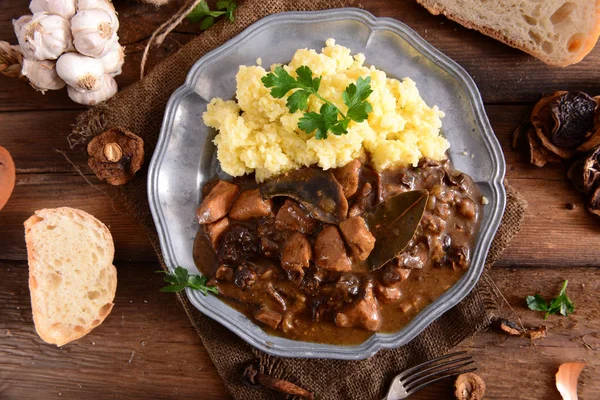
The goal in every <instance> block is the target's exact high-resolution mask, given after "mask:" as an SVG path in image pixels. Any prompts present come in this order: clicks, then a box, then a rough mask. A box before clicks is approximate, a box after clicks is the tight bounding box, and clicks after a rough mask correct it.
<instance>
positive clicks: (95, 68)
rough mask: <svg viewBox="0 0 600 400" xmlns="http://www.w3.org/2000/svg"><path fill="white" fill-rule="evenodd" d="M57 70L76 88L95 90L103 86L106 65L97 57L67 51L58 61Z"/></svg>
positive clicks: (68, 83) (59, 74)
mask: <svg viewBox="0 0 600 400" xmlns="http://www.w3.org/2000/svg"><path fill="white" fill-rule="evenodd" d="M56 72H57V73H58V76H60V77H61V78H62V79H63V80H64V81H65V82H66V83H67V85H69V86H72V87H73V88H74V89H75V90H79V91H92V92H93V91H96V90H100V88H101V87H102V79H103V77H104V65H103V64H102V61H100V60H99V59H97V58H92V57H86V56H84V55H81V54H79V53H66V54H63V55H62V56H60V58H59V59H58V61H57V62H56Z"/></svg>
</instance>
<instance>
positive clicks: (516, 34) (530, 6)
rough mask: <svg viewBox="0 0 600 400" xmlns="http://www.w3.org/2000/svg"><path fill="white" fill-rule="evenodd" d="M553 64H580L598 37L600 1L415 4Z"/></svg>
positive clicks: (424, 0)
mask: <svg viewBox="0 0 600 400" xmlns="http://www.w3.org/2000/svg"><path fill="white" fill-rule="evenodd" d="M417 2H418V3H419V4H421V5H422V6H424V7H425V8H427V10H429V12H431V13H432V14H434V15H438V14H443V15H445V16H446V17H448V18H449V19H451V20H454V21H456V22H458V23H459V24H461V25H464V26H466V27H467V28H471V29H476V30H478V31H480V32H482V33H484V34H486V35H488V36H491V37H493V38H494V39H497V40H500V41H501V42H504V43H506V44H508V45H509V46H513V47H516V48H518V49H521V50H523V51H524V52H526V53H529V54H531V55H532V56H534V57H537V58H539V59H540V60H542V61H543V62H545V63H546V64H549V65H554V66H558V67H564V66H567V65H570V64H575V63H578V62H579V61H581V60H582V59H583V58H584V57H585V56H586V55H587V54H588V53H589V52H590V51H592V49H593V48H594V46H595V45H596V41H597V40H598V35H600V0H570V1H566V0H417Z"/></svg>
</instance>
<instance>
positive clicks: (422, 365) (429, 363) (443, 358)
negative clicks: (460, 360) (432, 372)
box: [398, 351, 467, 380]
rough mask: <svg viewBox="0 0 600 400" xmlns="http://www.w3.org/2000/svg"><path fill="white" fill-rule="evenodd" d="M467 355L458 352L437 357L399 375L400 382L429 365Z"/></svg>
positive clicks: (463, 352)
mask: <svg viewBox="0 0 600 400" xmlns="http://www.w3.org/2000/svg"><path fill="white" fill-rule="evenodd" d="M466 353H467V352H466V351H457V352H456V353H450V354H446V355H444V356H441V357H437V358H434V359H431V360H429V361H426V362H424V363H422V364H419V365H415V366H414V367H412V368H409V369H407V370H405V371H403V372H402V373H401V374H400V375H398V378H399V379H400V380H403V379H404V378H406V377H407V376H409V375H410V374H412V373H413V372H414V371H417V370H419V369H421V368H423V367H426V366H428V365H431V364H433V363H436V362H438V361H441V360H445V359H447V358H452V357H454V356H459V355H462V354H466Z"/></svg>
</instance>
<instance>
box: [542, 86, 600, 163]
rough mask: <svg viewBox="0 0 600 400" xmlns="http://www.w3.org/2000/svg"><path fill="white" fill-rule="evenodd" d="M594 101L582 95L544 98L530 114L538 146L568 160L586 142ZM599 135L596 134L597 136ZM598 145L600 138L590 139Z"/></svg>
mask: <svg viewBox="0 0 600 400" xmlns="http://www.w3.org/2000/svg"><path fill="white" fill-rule="evenodd" d="M597 108H598V98H592V97H590V96H588V95H587V94H586V93H583V92H566V91H559V92H555V93H554V94H552V95H550V96H544V97H543V98H542V99H541V100H540V101H539V102H538V103H537V104H536V105H535V107H534V108H533V111H532V112H531V124H532V125H533V127H534V128H535V134H536V135H537V137H538V139H539V140H540V142H541V144H542V145H543V146H544V147H545V148H546V149H548V150H549V151H550V152H552V153H554V154H556V155H557V156H559V157H561V158H564V159H569V158H572V157H573V156H575V152H576V149H577V148H578V147H579V146H582V145H584V144H585V143H586V142H587V141H588V140H590V139H591V138H592V137H593V136H595V135H593V133H594V119H595V113H596V110H597ZM599 135H600V133H599ZM594 140H595V141H598V142H600V137H594Z"/></svg>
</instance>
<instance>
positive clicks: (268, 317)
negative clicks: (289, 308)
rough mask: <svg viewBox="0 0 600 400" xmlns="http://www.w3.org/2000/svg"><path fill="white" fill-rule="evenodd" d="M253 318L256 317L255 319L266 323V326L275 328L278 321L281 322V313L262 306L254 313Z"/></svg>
mask: <svg viewBox="0 0 600 400" xmlns="http://www.w3.org/2000/svg"><path fill="white" fill-rule="evenodd" d="M254 318H256V320H257V321H260V322H262V323H263V324H265V325H267V326H268V327H271V328H273V329H277V327H278V326H279V323H280V322H281V319H282V318H283V315H281V314H280V313H278V312H276V311H273V310H271V309H269V308H267V307H262V308H261V309H260V310H258V311H257V312H256V313H255V314H254Z"/></svg>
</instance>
